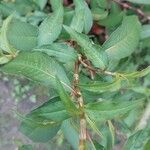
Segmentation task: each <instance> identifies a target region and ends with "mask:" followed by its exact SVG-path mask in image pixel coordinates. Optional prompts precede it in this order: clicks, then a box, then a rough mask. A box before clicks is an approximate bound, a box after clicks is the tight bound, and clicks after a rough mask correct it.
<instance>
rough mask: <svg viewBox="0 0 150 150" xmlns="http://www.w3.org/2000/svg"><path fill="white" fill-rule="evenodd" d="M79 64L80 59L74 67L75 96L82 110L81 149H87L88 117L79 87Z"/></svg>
mask: <svg viewBox="0 0 150 150" xmlns="http://www.w3.org/2000/svg"><path fill="white" fill-rule="evenodd" d="M79 66H80V61H79V60H77V61H76V63H75V68H74V90H75V91H76V93H77V94H76V95H75V97H76V98H77V102H78V105H79V109H80V110H81V114H80V135H79V139H80V141H79V150H85V149H86V146H85V145H86V117H85V113H84V101H83V97H82V94H81V91H80V89H79V87H78V86H77V85H78V84H79Z"/></svg>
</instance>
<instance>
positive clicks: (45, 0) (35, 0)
mask: <svg viewBox="0 0 150 150" xmlns="http://www.w3.org/2000/svg"><path fill="white" fill-rule="evenodd" d="M33 1H34V2H35V3H36V4H37V5H38V6H39V7H40V9H44V7H45V5H46V3H47V1H48V0H42V1H41V0H33Z"/></svg>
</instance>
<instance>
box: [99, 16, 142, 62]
mask: <svg viewBox="0 0 150 150" xmlns="http://www.w3.org/2000/svg"><path fill="white" fill-rule="evenodd" d="M133 24H134V26H133ZM140 27H141V25H140V23H139V21H138V18H137V17H136V16H128V17H124V19H123V22H122V25H121V26H120V27H118V28H117V30H115V31H114V32H113V33H112V34H111V35H110V37H109V38H108V40H107V41H106V42H105V43H104V44H103V46H102V49H103V50H105V52H106V53H107V54H108V56H109V59H110V60H120V59H121V58H124V57H127V56H129V55H131V53H132V52H133V51H134V50H135V49H136V47H137V45H138V42H139V38H140V30H141V28H140Z"/></svg>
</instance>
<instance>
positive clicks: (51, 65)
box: [0, 52, 72, 91]
mask: <svg viewBox="0 0 150 150" xmlns="http://www.w3.org/2000/svg"><path fill="white" fill-rule="evenodd" d="M0 69H1V71H3V72H6V73H9V74H14V75H23V76H25V77H27V78H28V79H30V80H33V81H37V82H40V83H42V84H44V85H47V86H49V87H53V88H54V89H56V80H55V78H56V75H57V76H58V78H59V80H60V81H61V83H62V84H63V86H64V87H65V88H66V89H67V90H69V91H70V90H72V88H71V87H70V82H69V80H68V78H67V76H66V73H65V71H64V69H63V67H62V66H61V65H60V64H59V63H58V62H57V61H56V60H54V59H53V58H51V57H49V56H47V55H46V54H43V53H41V52H22V53H20V54H19V55H18V56H17V57H16V58H15V59H14V60H12V61H11V62H9V63H8V64H6V65H4V66H2V67H1V68H0Z"/></svg>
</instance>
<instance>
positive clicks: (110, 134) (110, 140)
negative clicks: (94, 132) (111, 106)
mask: <svg viewBox="0 0 150 150" xmlns="http://www.w3.org/2000/svg"><path fill="white" fill-rule="evenodd" d="M106 138H107V146H106V147H107V148H106V149H107V150H112V149H113V148H114V144H115V129H114V126H113V124H112V123H111V121H109V120H108V131H107V136H106Z"/></svg>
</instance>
